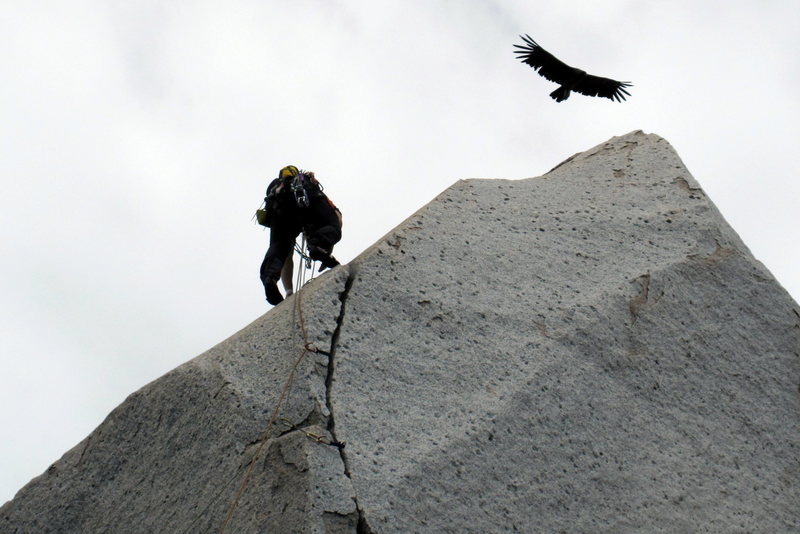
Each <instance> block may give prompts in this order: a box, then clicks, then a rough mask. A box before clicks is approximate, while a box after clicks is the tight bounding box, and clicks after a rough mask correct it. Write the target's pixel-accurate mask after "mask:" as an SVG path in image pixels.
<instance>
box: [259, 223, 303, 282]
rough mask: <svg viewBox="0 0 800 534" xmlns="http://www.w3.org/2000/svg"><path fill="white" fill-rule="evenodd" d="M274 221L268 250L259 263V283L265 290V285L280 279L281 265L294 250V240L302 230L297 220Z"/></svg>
mask: <svg viewBox="0 0 800 534" xmlns="http://www.w3.org/2000/svg"><path fill="white" fill-rule="evenodd" d="M276 219H277V220H275V221H274V222H273V223H272V227H271V229H270V233H269V248H268V249H267V253H266V255H264V261H263V262H261V272H260V274H261V282H262V283H263V284H264V288H265V289H266V287H267V284H270V283H276V282H277V281H278V279H279V278H280V277H281V269H282V268H283V263H284V262H285V261H286V258H287V257H288V256H289V255H290V254H291V253H292V251H293V250H294V242H295V239H297V236H298V235H300V231H301V230H302V226H301V224H300V221H299V220H296V219H294V218H282V217H277V218H276Z"/></svg>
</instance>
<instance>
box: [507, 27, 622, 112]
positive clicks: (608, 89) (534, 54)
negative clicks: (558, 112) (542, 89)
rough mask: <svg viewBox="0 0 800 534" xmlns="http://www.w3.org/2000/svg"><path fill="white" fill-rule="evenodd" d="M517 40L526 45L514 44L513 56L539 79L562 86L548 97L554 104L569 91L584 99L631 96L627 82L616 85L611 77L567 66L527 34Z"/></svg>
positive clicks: (614, 98)
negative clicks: (532, 70)
mask: <svg viewBox="0 0 800 534" xmlns="http://www.w3.org/2000/svg"><path fill="white" fill-rule="evenodd" d="M520 38H522V40H523V41H525V43H526V44H525V45H518V44H515V45H514V46H515V47H516V48H517V49H518V50H514V53H515V54H517V59H519V60H520V61H522V62H523V63H527V64H528V65H530V66H531V67H533V68H534V70H536V71H538V72H539V75H540V76H543V77H545V78H547V79H548V80H550V81H551V82H556V83H557V84H560V85H561V87H559V88H558V89H556V90H555V91H553V92H552V93H550V96H551V97H552V98H553V100H555V101H556V102H562V101H564V100H566V99H567V98H569V94H570V92H572V91H576V92H578V93H580V94H582V95H587V96H602V97H604V98H609V99H611V100H616V101H617V102H621V101H623V100H625V95H628V96H631V94H630V93H629V92H628V91H626V90H625V88H626V87H630V86H631V85H632V84H631V83H630V82H618V81H616V80H612V79H611V78H601V77H600V76H593V75H591V74H588V73H586V71H582V70H581V69H576V68H575V67H570V66H569V65H567V64H566V63H564V62H563V61H561V60H559V59H558V58H557V57H555V56H554V55H553V54H551V53H550V52H548V51H547V50H545V49H544V48H542V47H541V46H539V45H538V44H537V43H536V41H534V40H533V39H531V37H530V36H529V35H527V34H526V35H525V36H524V37H523V36H522V35H520Z"/></svg>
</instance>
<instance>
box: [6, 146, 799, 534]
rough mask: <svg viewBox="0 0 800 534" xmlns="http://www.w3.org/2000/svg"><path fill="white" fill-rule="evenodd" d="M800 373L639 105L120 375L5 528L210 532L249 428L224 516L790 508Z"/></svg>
mask: <svg viewBox="0 0 800 534" xmlns="http://www.w3.org/2000/svg"><path fill="white" fill-rule="evenodd" d="M298 299H300V300H298ZM298 304H300V305H301V306H302V307H301V308H298V306H297V305H298ZM299 311H302V312H303V320H302V321H300V319H299V316H298V312H299ZM300 323H302V324H303V325H304V326H305V331H306V334H305V335H304V334H303V332H302V328H301V327H300ZM306 341H308V343H309V344H310V346H313V347H315V348H316V349H317V350H316V352H315V353H307V354H305V355H304V356H303V357H302V358H300V359H299V360H298V356H299V355H300V354H302V351H303V347H304V346H305V345H306ZM295 362H298V363H297V365H296V368H295V367H294V366H295ZM292 372H294V380H293V381H292V383H291V388H290V389H289V390H288V394H287V395H286V398H285V401H284V402H283V404H282V409H281V410H280V413H279V414H278V415H279V417H278V418H277V419H276V422H275V424H274V426H273V427H272V428H271V432H270V438H269V439H268V440H267V441H266V442H264V441H263V437H264V435H265V432H264V430H265V429H264V428H263V427H264V425H265V424H266V422H267V421H269V419H270V415H271V413H272V410H273V409H274V407H275V406H276V404H277V402H278V401H279V400H280V395H281V391H282V389H283V387H284V384H285V380H286V377H287V376H289V375H290V373H292ZM798 384H800V307H798V305H797V304H796V303H795V302H794V301H793V300H792V299H791V297H790V296H789V295H788V294H787V293H786V292H785V290H783V288H782V287H781V286H780V284H779V283H778V282H777V281H776V280H775V279H774V278H773V277H772V275H771V274H770V273H769V271H768V270H767V269H766V268H765V267H764V266H763V265H761V264H760V263H759V262H758V261H757V260H756V259H755V258H753V257H752V254H751V253H750V251H749V250H748V249H747V247H746V246H745V244H744V243H742V241H741V240H740V239H739V237H738V235H737V234H736V233H735V232H734V231H733V229H731V228H730V226H729V225H728V224H727V223H726V222H725V220H724V219H723V217H722V215H721V214H720V213H719V212H718V210H717V209H716V207H715V206H714V205H713V203H712V202H711V201H710V199H708V197H707V196H706V194H705V193H704V192H703V191H702V189H701V187H700V185H699V184H698V183H697V181H696V180H695V179H694V178H693V177H692V176H691V174H690V173H689V172H688V170H687V169H686V168H685V166H684V165H683V163H682V162H681V160H680V158H679V156H678V155H677V153H676V152H675V151H674V149H673V148H672V147H671V146H670V145H669V143H668V142H667V141H666V140H664V139H662V138H661V137H659V136H657V135H652V134H644V133H643V132H641V131H635V132H631V133H629V134H626V135H624V136H620V137H614V138H612V139H610V140H609V141H607V142H605V143H601V144H600V145H597V146H596V147H593V148H591V149H589V150H587V151H585V152H582V153H578V154H575V155H574V156H571V157H570V158H568V159H567V160H565V161H564V162H562V163H560V164H559V165H557V166H555V167H554V168H553V169H552V170H551V171H549V172H548V173H546V174H544V175H542V176H539V177H535V178H527V179H523V180H503V179H468V180H460V181H458V182H457V183H455V184H454V185H453V186H451V187H450V188H448V189H447V190H445V191H444V192H442V193H441V194H440V195H439V196H437V197H436V198H435V199H434V200H433V201H431V202H430V203H429V204H428V205H426V206H425V207H423V208H422V209H420V210H418V211H417V212H416V213H414V214H412V215H411V216H410V217H409V218H408V219H406V221H404V222H403V223H401V224H400V225H399V226H398V227H396V228H395V229H393V230H392V231H390V232H389V233H388V234H386V235H385V236H384V237H383V238H381V239H380V240H378V241H377V242H376V243H375V244H374V245H373V246H371V247H369V248H368V249H367V250H365V251H364V252H363V253H362V254H361V255H359V256H358V257H357V258H356V259H354V260H353V261H352V262H350V264H349V265H345V266H341V267H338V268H336V269H334V270H333V271H332V272H328V273H325V274H324V275H323V276H320V277H318V278H317V279H315V280H313V281H311V282H310V283H309V284H308V285H307V286H306V287H305V288H304V289H303V290H302V291H301V292H299V293H297V294H296V295H294V296H292V297H290V298H289V299H287V300H286V301H285V302H284V303H283V304H281V305H279V306H277V307H276V308H274V309H272V310H270V311H269V312H268V313H266V314H265V315H264V316H262V317H261V318H259V319H257V320H256V321H254V322H253V323H252V324H251V325H249V326H247V327H246V328H244V329H243V330H241V331H240V332H238V333H236V334H234V335H233V336H231V337H230V338H229V339H227V340H225V341H224V342H222V343H220V344H219V345H217V346H216V347H213V348H212V349H211V350H209V351H207V352H206V353H204V354H201V355H200V356H198V357H197V358H195V359H193V360H190V361H189V362H187V363H186V364H184V365H182V366H180V367H178V368H177V369H175V370H173V371H172V372H170V373H168V374H167V375H165V376H163V377H161V378H160V379H158V380H156V381H154V382H152V383H151V384H148V385H146V386H145V387H143V388H142V389H140V390H139V391H137V392H135V393H133V394H132V395H131V396H130V397H129V398H128V399H126V401H125V402H123V403H122V404H121V405H120V406H119V407H118V408H117V409H115V410H114V411H113V412H112V413H111V414H110V415H109V416H108V418H107V419H106V420H105V421H104V422H103V423H102V424H101V425H100V426H99V427H98V428H97V430H95V431H94V432H93V433H92V434H90V435H89V436H88V437H87V438H86V439H85V440H84V441H83V442H81V443H80V444H78V445H77V446H76V447H75V448H73V449H72V450H70V451H68V452H67V453H66V454H65V455H64V457H62V458H61V459H60V460H58V461H57V462H56V463H55V464H53V466H52V467H51V468H50V469H48V471H47V472H45V473H44V474H42V475H41V476H40V477H37V478H36V479H34V480H33V481H31V482H30V483H29V484H28V485H27V486H25V487H24V488H22V489H21V490H20V491H19V493H18V494H17V495H16V497H15V498H14V499H13V500H12V501H9V502H8V503H6V504H5V505H4V506H3V507H2V509H0V531H1V532H104V531H110V530H113V531H114V532H121V533H127V532H131V533H133V532H141V531H148V532H170V533H181V532H219V531H220V529H221V527H222V524H223V520H224V519H225V517H226V514H227V512H228V510H229V507H230V505H231V502H232V499H233V498H234V495H235V494H236V491H237V489H238V488H239V487H240V485H241V482H242V477H243V476H244V473H245V471H246V470H247V468H248V467H249V465H250V463H251V461H252V460H253V458H254V456H256V455H258V458H257V461H256V462H255V464H254V468H253V470H252V475H251V478H250V481H249V484H248V486H247V489H246V491H244V493H243V494H242V496H241V498H240V499H239V502H238V505H237V508H236V510H235V513H234V514H233V515H232V517H231V520H230V522H229V523H228V525H227V526H226V532H303V533H305V532H309V533H312V532H313V533H323V532H324V533H344V532H351V533H352V532H355V533H357V534H358V533H361V534H384V533H407V532H454V533H455V532H459V533H463V532H476V533H478V532H480V533H489V532H498V533H499V532H525V533H527V532H587V533H589V532H591V533H596V532H608V533H612V532H613V533H616V532H703V531H706V532H792V531H800V513H798V511H797V503H798V502H800V489H799V486H798V484H797V483H796V481H797V480H798V479H800V390H799V389H798ZM262 443H263V445H262ZM259 450H260V453H258V451H259Z"/></svg>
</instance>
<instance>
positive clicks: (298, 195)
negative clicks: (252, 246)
mask: <svg viewBox="0 0 800 534" xmlns="http://www.w3.org/2000/svg"><path fill="white" fill-rule="evenodd" d="M264 200H265V203H266V204H265V206H266V207H265V210H266V215H265V219H264V221H265V222H264V223H262V224H264V225H265V226H269V228H270V235H269V249H268V250H267V253H266V255H265V256H264V261H263V262H262V263H261V282H262V283H263V284H264V291H265V293H266V295H267V302H269V303H270V304H272V305H273V306H274V305H277V304H280V303H281V301H283V298H284V297H283V295H281V292H280V290H279V289H278V279H279V278H280V279H282V281H283V285H284V288H285V289H287V296H288V294H290V292H289V291H288V287H291V265H292V263H288V265H287V261H288V262H290V261H291V259H290V258H291V255H292V252H293V250H294V243H295V239H296V238H297V236H298V235H300V232H303V233H304V234H305V236H306V244H307V246H308V255H309V257H310V258H311V259H312V260H315V261H319V262H321V263H322V268H321V269H320V270H322V269H325V268H329V269H330V268H333V267H336V266H337V265H339V262H338V261H337V260H336V258H334V257H333V256H332V255H331V254H332V253H333V246H334V245H335V244H336V243H338V242H339V240H340V239H341V238H342V218H341V217H342V216H341V212H340V211H339V209H338V208H337V207H336V206H335V205H334V204H333V202H331V201H330V199H329V198H328V197H327V195H325V193H323V192H322V186H320V184H319V182H318V181H317V179H316V177H315V176H314V173H313V172H309V171H300V170H299V169H298V168H297V167H295V166H294V165H288V166H286V167H284V168H282V169H281V170H280V172H279V173H278V177H277V178H275V179H274V180H273V181H272V182H271V183H270V184H269V187H268V188H267V196H266V198H265V199H264ZM282 272H283V275H282ZM287 277H288V282H287ZM287 283H288V286H287Z"/></svg>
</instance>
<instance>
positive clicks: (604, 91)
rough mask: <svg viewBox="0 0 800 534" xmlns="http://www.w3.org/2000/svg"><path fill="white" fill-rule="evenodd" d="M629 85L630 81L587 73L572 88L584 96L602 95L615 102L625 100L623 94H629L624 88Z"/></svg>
mask: <svg viewBox="0 0 800 534" xmlns="http://www.w3.org/2000/svg"><path fill="white" fill-rule="evenodd" d="M630 86H631V83H630V82H618V81H617V80H612V79H611V78H601V77H600V76H592V75H591V74H587V75H586V77H585V78H583V79H582V80H581V81H580V82H578V84H576V85H575V87H573V89H572V90H573V91H577V92H578V93H580V94H582V95H586V96H602V97H604V98H610V99H611V100H616V101H617V102H622V101H623V100H625V95H627V96H631V94H630V93H629V92H628V91H626V90H625V88H626V87H630Z"/></svg>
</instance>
